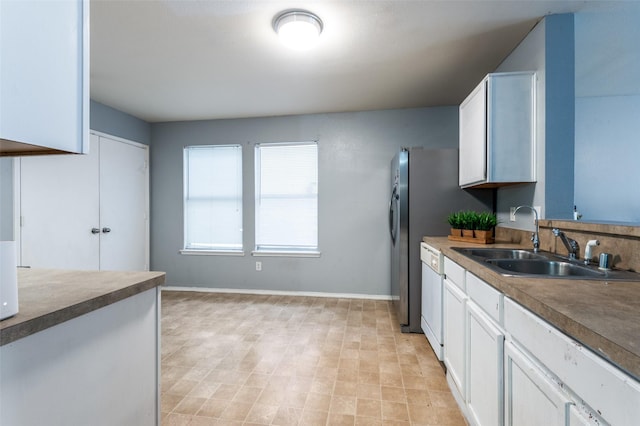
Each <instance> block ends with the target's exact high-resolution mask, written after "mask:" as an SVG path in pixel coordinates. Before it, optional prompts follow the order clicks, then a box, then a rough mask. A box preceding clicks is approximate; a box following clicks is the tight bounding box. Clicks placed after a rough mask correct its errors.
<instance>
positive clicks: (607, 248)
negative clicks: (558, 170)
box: [496, 219, 640, 272]
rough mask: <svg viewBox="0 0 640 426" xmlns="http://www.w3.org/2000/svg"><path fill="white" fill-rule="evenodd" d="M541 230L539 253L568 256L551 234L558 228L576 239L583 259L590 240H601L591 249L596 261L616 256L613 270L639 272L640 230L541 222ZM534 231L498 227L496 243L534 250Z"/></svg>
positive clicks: (624, 226) (590, 224)
mask: <svg viewBox="0 0 640 426" xmlns="http://www.w3.org/2000/svg"><path fill="white" fill-rule="evenodd" d="M539 226H540V250H544V251H549V252H552V253H557V254H559V255H561V256H566V255H567V249H566V248H565V247H564V245H563V244H562V241H560V239H559V238H556V237H555V236H554V235H553V232H551V230H552V229H553V228H559V229H560V230H561V231H563V232H564V233H565V234H566V235H567V237H569V238H573V239H574V240H576V241H577V242H578V246H579V247H580V249H579V251H578V256H579V257H580V258H581V259H582V258H583V256H584V248H585V247H586V245H587V241H589V240H598V241H600V245H599V246H597V247H594V248H593V249H592V254H593V257H594V258H595V259H596V262H597V258H598V256H600V253H611V254H612V255H613V266H614V267H615V268H618V269H627V270H631V271H636V272H640V226H626V225H615V224H611V225H610V224H603V223H588V222H580V221H572V220H549V219H541V220H540V222H539ZM530 238H531V231H523V230H520V229H513V228H506V227H497V228H496V239H497V240H498V241H508V242H512V243H518V244H522V245H524V246H528V247H533V246H532V244H531V243H530V241H529V239H530Z"/></svg>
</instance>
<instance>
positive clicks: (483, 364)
mask: <svg viewBox="0 0 640 426" xmlns="http://www.w3.org/2000/svg"><path fill="white" fill-rule="evenodd" d="M467 324H468V340H467V342H468V345H467V357H468V358H467V383H468V385H467V407H468V410H469V415H470V416H471V417H472V418H473V420H474V421H475V424H477V425H479V426H480V425H485V426H491V425H495V426H500V425H502V424H503V401H504V398H503V359H504V358H503V350H504V333H503V332H502V331H501V330H500V329H499V328H498V327H496V326H495V325H494V324H493V322H492V321H491V320H490V319H489V317H488V316H487V315H486V314H484V313H483V312H482V311H481V310H480V308H479V307H478V306H477V305H476V304H475V303H473V302H471V301H469V302H467Z"/></svg>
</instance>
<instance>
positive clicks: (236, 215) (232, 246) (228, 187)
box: [184, 145, 242, 252]
mask: <svg viewBox="0 0 640 426" xmlns="http://www.w3.org/2000/svg"><path fill="white" fill-rule="evenodd" d="M184 219H185V220H184V248H185V250H186V251H189V250H202V251H205V250H209V251H240V252H241V251H242V147H241V146H240V145H209V146H188V147H185V148H184Z"/></svg>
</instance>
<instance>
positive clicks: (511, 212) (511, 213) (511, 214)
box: [509, 207, 516, 222]
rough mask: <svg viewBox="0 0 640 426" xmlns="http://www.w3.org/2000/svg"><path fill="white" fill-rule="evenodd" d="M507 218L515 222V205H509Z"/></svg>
mask: <svg viewBox="0 0 640 426" xmlns="http://www.w3.org/2000/svg"><path fill="white" fill-rule="evenodd" d="M509 220H510V221H511V222H515V221H516V208H515V207H510V208H509Z"/></svg>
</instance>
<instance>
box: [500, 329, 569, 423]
mask: <svg viewBox="0 0 640 426" xmlns="http://www.w3.org/2000/svg"><path fill="white" fill-rule="evenodd" d="M504 351H505V389H504V393H505V424H506V425H507V426H539V425H548V426H562V425H566V424H567V410H568V409H569V407H570V406H571V405H572V404H571V401H570V400H569V399H568V398H567V397H566V396H565V395H563V394H562V393H561V392H560V390H559V388H558V385H556V384H555V383H553V382H552V381H551V380H550V379H549V378H547V377H546V376H545V374H544V372H543V371H542V370H541V369H540V368H539V367H538V366H536V365H535V364H534V363H533V362H532V361H531V360H529V359H528V357H527V356H526V355H524V354H523V353H522V352H521V351H520V350H519V349H518V348H516V347H515V345H513V344H512V343H511V342H510V341H507V342H505V347H504ZM572 418H573V417H572ZM571 424H572V425H573V423H571ZM576 424H580V423H576Z"/></svg>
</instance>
